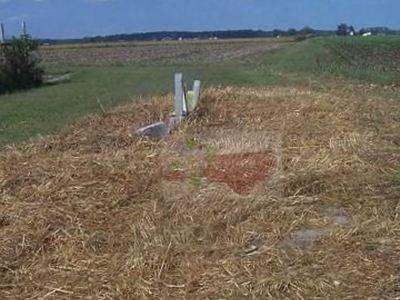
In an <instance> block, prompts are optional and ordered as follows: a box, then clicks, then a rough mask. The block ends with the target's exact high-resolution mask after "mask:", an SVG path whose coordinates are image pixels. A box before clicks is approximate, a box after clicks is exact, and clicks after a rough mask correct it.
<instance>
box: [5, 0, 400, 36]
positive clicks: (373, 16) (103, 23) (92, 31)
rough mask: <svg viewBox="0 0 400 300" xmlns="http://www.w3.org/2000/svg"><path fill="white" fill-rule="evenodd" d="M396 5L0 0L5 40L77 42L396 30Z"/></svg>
mask: <svg viewBox="0 0 400 300" xmlns="http://www.w3.org/2000/svg"><path fill="white" fill-rule="evenodd" d="M399 13H400V0H0V22H2V23H3V24H4V26H5V28H6V36H11V35H16V34H18V33H19V31H20V27H21V25H20V24H21V21H22V20H25V21H26V23H27V25H28V32H29V33H30V34H31V35H32V36H34V37H38V38H78V37H84V36H96V35H109V34H116V33H134V32H148V31H161V30H166V31H169V30H182V31H201V30H225V29H262V30H272V29H275V28H279V29H288V28H296V29H301V28H303V27H305V26H311V27H313V28H316V29H335V28H336V26H337V24H339V23H342V22H345V23H348V24H351V25H353V26H355V27H356V29H357V28H358V29H359V28H361V27H370V26H387V27H391V28H394V29H400V15H399Z"/></svg>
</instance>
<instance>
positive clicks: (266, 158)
mask: <svg viewBox="0 0 400 300" xmlns="http://www.w3.org/2000/svg"><path fill="white" fill-rule="evenodd" d="M274 165H275V159H274V158H273V157H272V156H271V155H270V154H268V153H239V154H224V155H218V156H216V158H215V159H214V160H213V161H212V162H211V163H210V164H209V165H208V166H207V167H206V168H205V169H204V170H203V176H204V177H206V178H207V179H208V180H209V181H210V182H222V183H226V184H227V185H228V186H229V187H231V188H232V189H233V190H234V191H235V192H236V193H238V194H246V193H248V192H250V190H251V189H252V188H254V186H255V185H256V184H257V183H259V182H262V181H264V180H265V179H266V178H267V176H268V175H269V174H270V173H271V168H272V167H273V166H274Z"/></svg>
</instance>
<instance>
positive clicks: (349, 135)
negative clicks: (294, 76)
mask: <svg viewBox="0 0 400 300" xmlns="http://www.w3.org/2000/svg"><path fill="white" fill-rule="evenodd" d="M370 92H371V91H370V86H368V85H359V86H358V85H357V86H351V87H347V88H346V89H337V88H334V89H332V90H327V91H320V92H317V91H311V90H309V89H307V88H301V87H274V88H252V89H250V88H224V89H209V90H207V91H206V92H205V93H204V94H203V95H202V99H201V106H200V107H199V109H198V111H197V113H196V115H195V116H193V117H192V118H191V119H189V120H188V122H186V123H185V124H184V125H183V126H182V127H181V128H180V129H179V130H176V131H174V132H173V133H172V134H171V136H169V137H168V138H166V139H165V140H162V141H151V140H145V139H140V138H138V137H136V136H134V135H132V133H133V132H134V129H135V128H138V127H140V126H142V125H145V124H148V123H150V122H153V121H158V120H164V119H166V118H167V116H168V113H169V111H171V107H170V105H169V104H170V103H172V96H171V95H170V96H164V97H153V98H152V99H149V101H148V102H145V103H139V104H137V103H136V104H130V105H125V106H122V107H119V108H116V109H114V110H112V111H110V112H107V113H105V114H104V115H100V116H93V117H88V118H86V119H84V120H82V121H81V122H79V123H77V124H76V125H75V126H74V127H73V128H72V129H71V130H70V132H68V133H65V134H62V135H58V136H53V137H49V138H46V139H42V140H39V141H36V142H34V143H26V144H21V145H19V146H14V147H11V146H10V147H9V148H8V149H7V150H6V151H3V152H1V154H0V196H1V202H0V214H1V215H0V262H1V264H0V282H1V283H0V295H1V298H2V299H29V298H30V299H266V298H269V299H311V298H314V299H366V298H368V299H396V297H398V296H399V295H400V263H399V262H400V251H399V249H400V225H399V224H400V222H399V221H400V220H399V216H400V206H399V201H398V200H399V198H400V170H399V169H398V166H399V164H400V151H399V145H400V120H399V115H400V106H399V105H398V102H397V101H394V100H392V99H383V98H379V97H378V96H371V95H372V94H371V93H370ZM227 159H230V160H232V161H233V162H234V164H233V165H234V166H236V168H235V170H233V169H232V168H231V167H232V165H231V164H227V163H226V160H227ZM171 174H173V175H171ZM233 175H235V176H233ZM238 178H239V179H240V178H242V179H241V180H238ZM238 182H239V185H235V184H236V183H238ZM243 186H245V187H246V189H243Z"/></svg>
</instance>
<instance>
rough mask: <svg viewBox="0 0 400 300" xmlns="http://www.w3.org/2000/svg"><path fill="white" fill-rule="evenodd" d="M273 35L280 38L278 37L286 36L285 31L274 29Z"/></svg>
mask: <svg viewBox="0 0 400 300" xmlns="http://www.w3.org/2000/svg"><path fill="white" fill-rule="evenodd" d="M272 34H273V36H274V37H278V36H282V35H284V31H283V30H280V29H274V30H273V31H272Z"/></svg>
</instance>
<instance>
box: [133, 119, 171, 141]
mask: <svg viewBox="0 0 400 300" xmlns="http://www.w3.org/2000/svg"><path fill="white" fill-rule="evenodd" d="M136 133H137V134H138V135H141V136H145V137H149V138H155V139H160V138H163V137H165V136H167V135H168V134H169V129H168V126H167V125H166V124H165V123H164V122H158V123H154V124H151V125H149V126H146V127H142V128H140V129H138V130H137V131H136Z"/></svg>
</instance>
